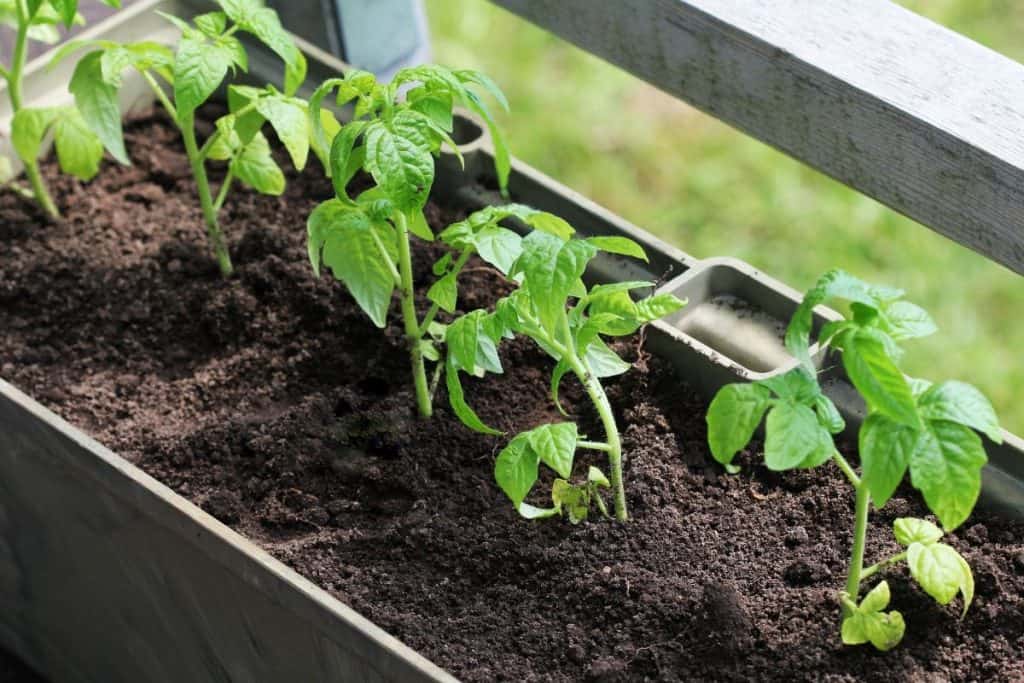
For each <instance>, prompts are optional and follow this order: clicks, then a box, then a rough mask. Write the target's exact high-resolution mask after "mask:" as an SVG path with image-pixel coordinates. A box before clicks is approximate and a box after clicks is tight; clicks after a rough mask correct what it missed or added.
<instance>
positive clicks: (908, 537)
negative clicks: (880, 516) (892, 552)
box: [892, 517, 942, 546]
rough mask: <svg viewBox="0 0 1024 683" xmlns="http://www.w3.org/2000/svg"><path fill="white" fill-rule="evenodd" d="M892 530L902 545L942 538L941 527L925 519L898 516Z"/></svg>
mask: <svg viewBox="0 0 1024 683" xmlns="http://www.w3.org/2000/svg"><path fill="white" fill-rule="evenodd" d="M892 530H893V533H894V534H895V536H896V540H897V541H899V543H900V544H901V545H904V546H909V545H911V544H913V543H922V544H924V545H928V544H929V543H934V542H935V541H937V540H939V539H940V538H942V529H940V528H939V527H937V526H935V525H934V524H932V523H931V522H929V521H928V520H927V519H917V518H914V517H900V518H898V519H897V520H896V521H895V522H893V525H892Z"/></svg>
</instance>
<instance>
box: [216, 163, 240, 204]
mask: <svg viewBox="0 0 1024 683" xmlns="http://www.w3.org/2000/svg"><path fill="white" fill-rule="evenodd" d="M234 181H235V174H234V172H233V171H232V170H231V169H230V168H229V169H228V172H227V175H225V176H224V181H223V182H222V183H221V184H220V191H219V192H217V199H216V201H214V202H213V210H214V211H216V212H217V213H220V210H221V208H222V207H223V206H224V201H225V200H226V199H227V198H228V191H229V190H230V189H231V183H233V182H234Z"/></svg>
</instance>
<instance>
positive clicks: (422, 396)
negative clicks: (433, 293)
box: [395, 211, 434, 417]
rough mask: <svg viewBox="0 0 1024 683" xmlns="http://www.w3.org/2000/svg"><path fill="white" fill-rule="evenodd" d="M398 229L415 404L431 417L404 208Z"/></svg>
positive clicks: (397, 215) (398, 214)
mask: <svg viewBox="0 0 1024 683" xmlns="http://www.w3.org/2000/svg"><path fill="white" fill-rule="evenodd" d="M395 232H396V239H397V241H398V274H399V276H400V277H401V286H400V287H399V290H398V293H399V298H400V300H401V302H402V321H403V322H404V323H405V339H406V343H407V344H408V345H409V357H410V359H411V360H412V379H413V383H414V384H415V386H416V406H417V408H419V411H420V416H421V417H430V416H431V415H432V414H433V412H434V407H433V404H432V402H431V400H430V387H429V386H428V385H427V370H426V368H425V367H424V366H423V350H422V349H420V326H419V324H418V321H417V317H416V301H415V299H414V292H413V288H412V255H411V253H410V250H409V222H408V218H407V217H406V215H405V214H404V213H402V212H401V211H396V212H395Z"/></svg>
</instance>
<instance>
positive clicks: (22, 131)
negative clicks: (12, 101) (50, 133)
mask: <svg viewBox="0 0 1024 683" xmlns="http://www.w3.org/2000/svg"><path fill="white" fill-rule="evenodd" d="M59 113H60V110H59V109H58V108H56V107H47V108H45V109H20V110H19V111H18V113H17V114H15V115H14V118H13V119H12V120H11V143H12V144H13V145H14V151H15V152H17V153H18V156H19V157H21V159H22V160H23V161H26V162H31V161H34V160H35V159H36V158H37V157H38V156H39V149H40V147H41V146H42V144H43V138H44V137H45V136H46V131H47V130H48V129H49V128H50V126H51V125H52V124H53V122H54V121H55V120H56V119H57V116H58V115H59Z"/></svg>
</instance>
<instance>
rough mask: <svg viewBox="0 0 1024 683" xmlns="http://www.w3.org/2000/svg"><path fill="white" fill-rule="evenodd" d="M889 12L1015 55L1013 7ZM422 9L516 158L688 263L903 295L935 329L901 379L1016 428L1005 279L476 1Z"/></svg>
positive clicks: (1009, 284)
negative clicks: (987, 411) (853, 279)
mask: <svg viewBox="0 0 1024 683" xmlns="http://www.w3.org/2000/svg"><path fill="white" fill-rule="evenodd" d="M901 4H903V5H905V6H906V7H908V8H909V9H912V10H913V11H915V12H918V13H921V14H923V15H925V16H927V17H929V18H931V19H933V20H934V21H937V22H939V23H941V24H944V25H946V26H948V27H950V28H952V29H954V30H957V31H959V32H961V33H963V34H965V35H967V36H969V37H971V38H972V39H974V40H976V41H978V42H981V43H983V44H985V45H987V46H988V47H991V48H992V49H995V50H997V51H1000V52H1002V53H1003V54H1006V55H1008V56H1010V57H1012V58H1015V59H1021V58H1022V57H1024V43H1022V42H1021V41H1020V40H1019V36H1020V35H1021V34H1022V33H1024V3H1020V2H1018V1H1017V0H904V1H903V2H902V3H901ZM426 5H427V11H428V13H429V16H430V27H431V32H432V39H433V47H434V53H435V60H436V61H438V62H440V63H443V64H448V65H451V66H458V67H463V68H478V69H481V70H483V71H484V72H486V73H487V74H488V75H490V76H491V77H493V78H494V79H495V80H496V81H497V82H498V83H499V84H500V85H501V86H502V88H503V89H504V90H505V92H506V93H507V94H508V97H509V100H510V102H511V104H512V113H511V114H510V115H507V116H504V117H503V124H504V126H505V129H506V131H507V134H508V140H509V144H510V146H511V147H512V150H513V153H514V154H515V155H516V156H518V157H519V158H521V159H523V160H524V161H526V162H528V163H530V164H531V165H533V166H535V167H537V168H539V169H540V170H542V171H544V172H545V173H547V174H549V175H551V176H553V177H554V178H556V179H558V180H560V181H561V182H563V183H565V184H566V185H568V186H570V187H572V188H574V189H576V190H578V191H580V192H582V193H583V194H584V195H587V196H588V197H590V198H591V199H593V200H595V201H597V202H598V203H600V204H602V205H604V206H606V207H608V208H609V209H611V210H612V211H615V212H616V213H618V214H620V215H622V216H624V217H625V218H627V219H628V220H630V221H632V222H634V223H636V224H637V225H640V226H641V227H644V228H646V229H647V230H649V231H651V232H653V233H655V234H656V235H659V236H660V237H662V238H664V239H666V240H667V241H669V242H671V243H673V244H676V245H678V246H679V247H680V248H682V249H683V250H685V251H687V252H689V253H691V254H693V255H695V256H698V257H706V256H717V255H731V256H737V257H739V258H742V259H744V260H746V261H749V262H750V263H752V264H754V265H755V266H757V267H759V268H761V269H763V270H764V271H765V272H766V273H768V274H770V275H773V276H775V277H777V278H779V279H781V280H783V281H784V282H787V283H788V284H790V285H792V286H794V287H796V288H797V289H800V290H804V289H806V288H807V287H809V286H810V285H811V284H812V283H813V281H814V280H815V278H816V277H817V276H818V275H819V274H820V273H821V272H823V271H825V270H827V269H828V268H831V267H840V268H844V269H846V270H848V271H850V272H852V273H854V274H856V275H858V276H860V277H863V278H865V279H867V280H869V281H874V282H878V283H885V284H890V285H893V286H898V287H901V288H903V289H905V290H906V291H907V295H908V298H909V299H910V300H912V301H914V302H916V303H919V304H920V305H922V306H924V307H925V308H926V309H928V310H929V311H930V312H931V313H932V315H933V316H934V317H935V319H936V322H937V323H938V325H939V328H940V331H939V334H937V335H936V336H934V337H932V338H929V339H925V340H921V341H917V342H913V343H912V345H911V346H910V347H909V348H908V354H907V358H906V361H905V363H904V368H905V370H906V371H907V372H909V373H911V374H913V375H916V376H920V377H927V378H930V379H936V380H938V379H945V378H954V377H955V378H958V379H964V380H966V381H970V382H973V383H975V384H977V385H978V386H979V387H981V388H982V389H983V390H984V391H985V392H986V393H987V394H988V395H989V396H990V397H991V398H992V401H993V403H994V404H995V406H996V408H997V410H998V411H999V414H1000V417H1001V419H1002V421H1003V424H1004V426H1006V427H1007V428H1008V429H1010V430H1011V431H1014V432H1016V433H1022V432H1024V404H1019V403H1017V402H1016V401H1015V400H1014V387H1015V386H1018V385H1020V384H1021V383H1022V381H1024V358H1022V357H1021V355H1020V354H1018V353H1017V352H1016V351H1015V350H1017V349H1022V348H1024V323H1022V322H1020V321H1019V320H1018V319H1017V315H1018V314H1020V313H1021V312H1024V282H1022V281H1021V280H1020V279H1019V277H1018V276H1017V275H1014V274H1013V273H1011V272H1009V271H1007V270H1006V269H1004V268H1002V267H1001V266H997V265H995V264H993V263H990V262H989V261H987V260H986V259H985V258H983V257H981V256H979V255H977V254H975V253H973V252H971V251H969V250H967V249H965V248H963V247H960V246H959V245H957V244H955V243H953V242H951V241H949V240H947V239H945V238H943V237H940V236H939V235H937V234H935V233H933V232H932V231H931V230H928V229H927V228H925V227H923V226H921V225H919V224H918V223H915V222H914V221H911V220H909V219H907V218H904V217H903V216H900V215H898V214H896V213H895V212H893V211H891V210H889V209H887V208H885V207H884V206H882V205H881V204H879V203H877V202H875V201H874V200H872V199H868V198H867V197H865V196H863V195H860V194H858V193H857V192H855V191H853V190H850V189H848V188H846V187H845V186H843V185H841V184H839V183H837V182H835V181H833V180H831V179H829V178H827V177H825V176H824V175H822V174H820V173H818V172H816V171H814V170H811V169H810V168H808V167H806V166H804V165H802V164H800V163H799V162H796V161H794V160H792V159H790V158H789V157H787V156H785V155H783V154H781V153H780V152H777V151H775V150H773V149H771V148H769V147H767V146H766V145H763V144H761V143H759V142H757V141H755V140H753V139H751V138H749V137H747V136H745V135H744V134H742V133H739V132H737V131H735V130H733V129H732V128H729V127H728V126H726V125H725V124H723V123H720V122H718V121H717V120H715V119H713V118H711V117H709V116H707V115H705V114H702V113H700V112H698V111H696V110H695V109H693V108H691V107H689V106H687V105H685V104H683V103H682V102H680V101H678V100H675V99H674V98H672V97H670V96H668V95H666V94H664V93H662V92H660V91H658V90H656V89H655V88H653V87H651V86H649V85H647V84H646V83H643V82H642V81H640V80H638V79H636V78H634V77H632V76H630V75H629V74H627V73H625V72H623V71H621V70H619V69H617V68H615V67H613V66H610V65H609V64H607V63H605V62H603V61H601V60H599V59H597V58H596V57H593V56H591V55H589V54H587V53H585V52H583V51H581V50H579V49H577V48H575V47H573V46H572V45H570V44H568V43H566V42H564V41H562V40H560V39H558V38H556V37H554V36H552V35H550V34H548V33H546V32H544V31H542V30H540V29H538V28H536V27H534V26H533V25H531V24H528V23H526V22H524V21H522V20H521V19H519V18H518V17H516V16H515V15H512V14H510V13H508V12H506V11H504V10H502V9H499V8H497V7H495V6H494V5H491V4H490V3H489V2H486V1H485V0H458V1H453V0H427V2H426ZM1022 134H1024V131H1022Z"/></svg>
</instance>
